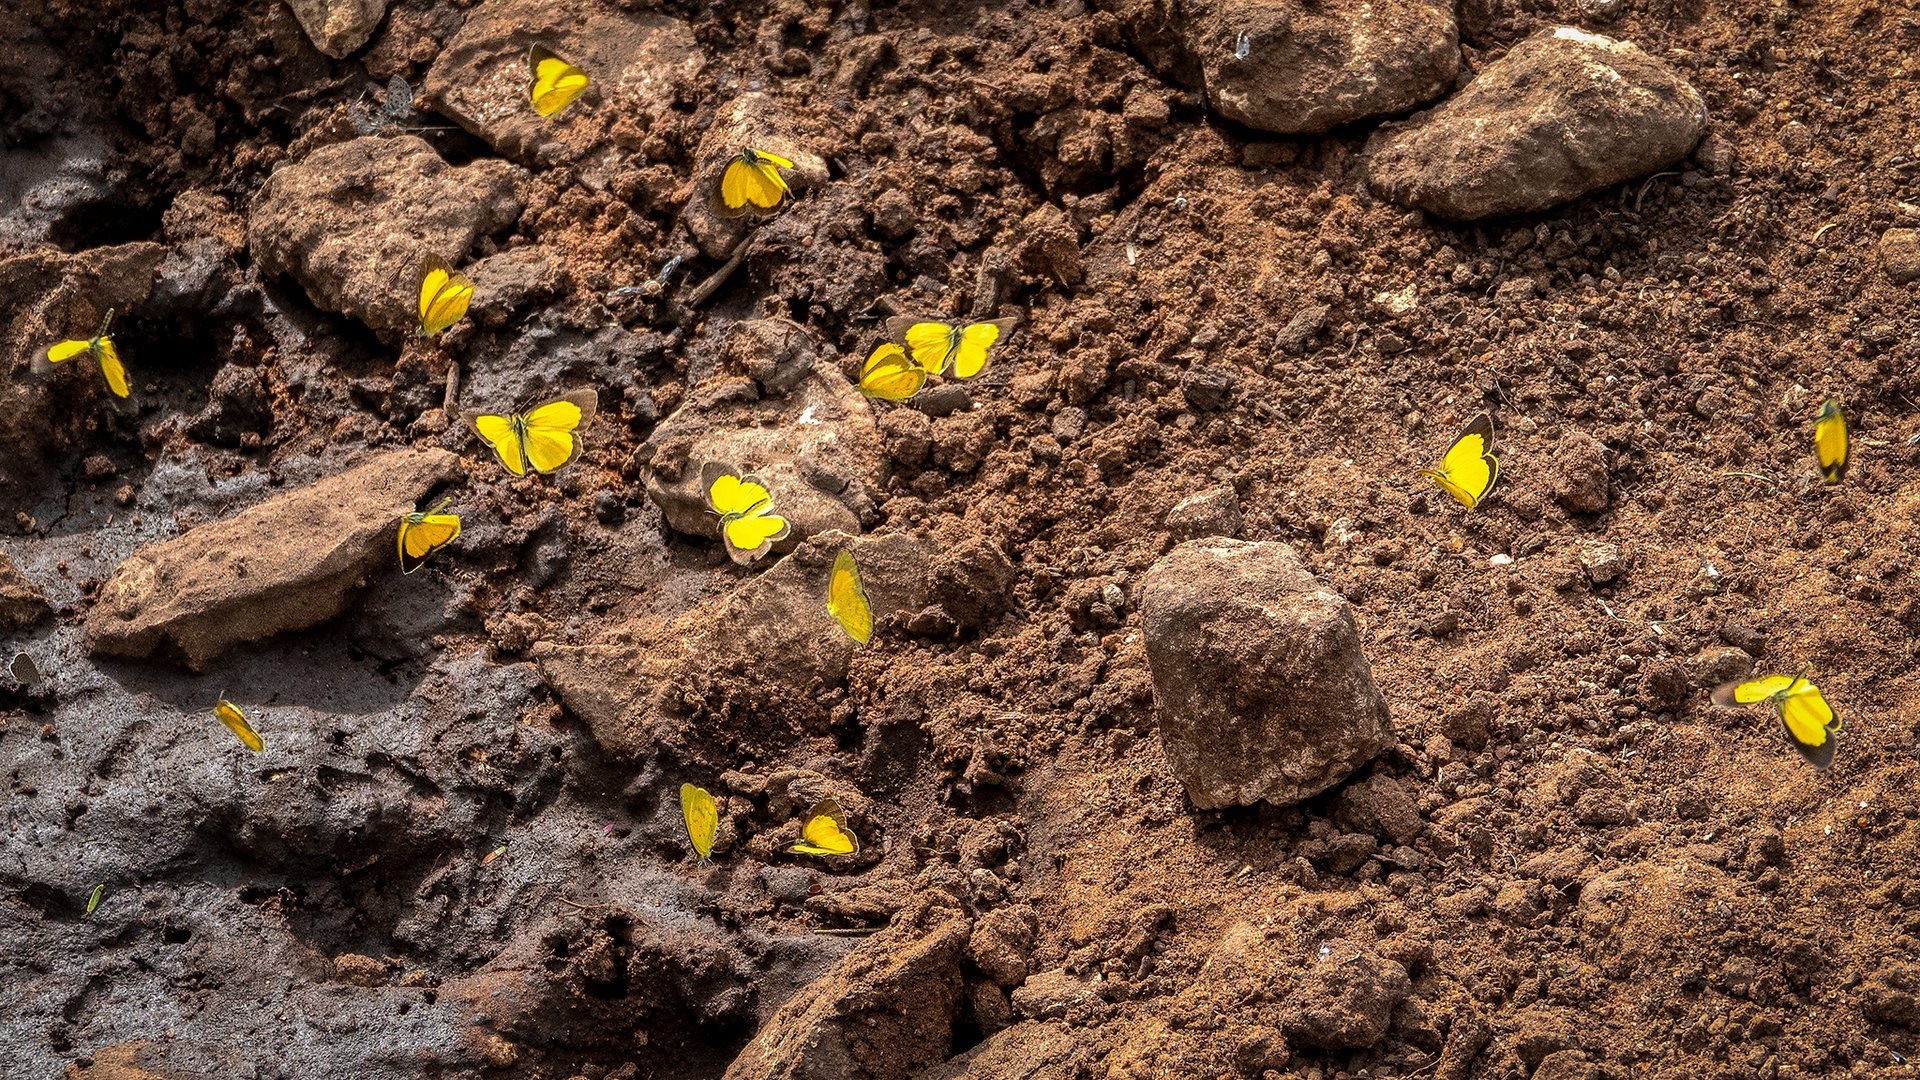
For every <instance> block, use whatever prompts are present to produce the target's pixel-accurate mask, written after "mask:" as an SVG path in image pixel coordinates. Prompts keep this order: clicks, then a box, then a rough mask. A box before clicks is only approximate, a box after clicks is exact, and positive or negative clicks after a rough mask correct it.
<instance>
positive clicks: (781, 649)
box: [534, 534, 930, 761]
mask: <svg viewBox="0 0 1920 1080" xmlns="http://www.w3.org/2000/svg"><path fill="white" fill-rule="evenodd" d="M821 539H822V542H821V543H818V544H814V545H809V546H808V547H807V548H805V549H803V550H801V551H798V552H796V553H795V554H794V555H793V556H792V557H790V558H786V559H782V560H780V561H779V562H777V563H775V564H774V565H773V566H772V567H771V568H769V569H767V570H765V571H764V572H761V573H758V574H755V575H754V576H753V577H751V578H749V579H748V580H747V581H746V582H744V583H743V584H742V585H741V586H740V587H739V588H738V589H735V590H734V591H733V592H731V593H728V594H725V595H724V596H721V597H718V598H715V599H713V600H710V601H708V602H706V603H703V604H700V605H698V606H696V607H694V608H692V609H691V610H689V611H686V612H684V613H682V614H679V615H675V616H670V617H665V618H662V617H656V616H646V617H642V618H638V619H635V620H633V621H632V622H629V623H627V624H625V625H622V626H618V627H616V628H614V629H613V630H611V631H609V632H608V633H606V634H604V635H602V636H601V637H600V638H598V639H596V640H594V641H592V642H590V643H588V644H586V645H542V646H540V647H538V648H537V649H536V650H535V652H534V659H535V661H536V662H537V663H538V664H539V667H540V674H541V676H542V677H543V678H545V679H546V681H547V684H548V685H549V686H551V687H552V688H553V690H554V692H555V693H556V694H558V695H559V696H560V699H561V700H562V701H563V702H565V703H566V706H567V708H568V709H569V710H571V711H572V712H573V713H574V714H575V715H577V716H579V717H580V718H581V719H583V720H585V721H586V722H587V725H588V726H589V727H590V728H591V729H592V731H593V735H594V738H595V739H596V740H598V741H599V743H600V745H601V747H602V748H603V749H604V750H606V751H607V753H608V754H609V755H611V756H613V757H614V758H616V759H619V760H623V761H635V760H641V759H643V758H644V757H645V756H646V755H648V754H650V753H652V752H654V751H656V750H658V749H660V748H662V747H671V748H675V749H677V750H680V751H681V752H683V753H686V754H688V755H689V756H691V757H693V758H695V759H698V758H699V757H701V756H702V755H704V754H712V753H714V752H715V751H716V750H718V749H720V747H719V745H718V744H719V743H724V742H726V741H727V740H728V739H730V738H732V737H735V736H738V735H742V734H744V732H743V731H741V730H730V728H731V725H734V724H749V725H755V726H756V727H758V726H761V725H764V726H768V727H772V728H773V729H774V730H775V731H776V732H780V733H783V734H784V733H785V731H786V729H787V728H788V727H789V726H793V727H806V726H817V725H823V724H824V723H825V716H824V715H823V714H822V712H821V710H820V707H819V705H818V704H817V703H816V702H815V701H814V691H813V688H814V687H815V686H818V685H831V684H833V683H836V682H838V681H839V680H842V679H844V678H846V673H847V666H848V664H849V663H850V662H851V660H852V658H853V653H854V649H855V646H854V643H853V641H852V639H850V638H848V637H847V635H846V633H845V632H844V631H842V630H841V629H840V626H839V624H838V623H836V622H834V621H833V618H832V616H830V615H828V614H827V610H826V605H825V603H824V602H823V601H822V597H824V596H825V594H826V582H827V575H828V573H829V571H830V570H831V569H832V566H833V558H834V555H835V554H836V553H837V552H838V551H839V549H840V547H841V546H842V543H843V542H844V544H845V546H847V547H848V548H849V549H850V550H851V551H852V552H853V556H854V559H855V560H856V561H857V562H858V564H859V566H860V577H861V581H862V584H863V585H864V586H865V588H866V593H867V599H868V602H869V603H871V604H872V606H873V613H874V623H875V633H876V634H879V633H881V632H883V629H882V628H883V626H884V622H885V620H886V619H887V618H889V617H890V616H892V615H893V614H894V613H895V612H898V611H902V610H905V611H908V612H912V611H917V610H918V609H919V608H920V607H922V606H923V605H924V604H925V603H926V602H927V597H928V595H929V583H928V577H929V572H928V569H927V564H928V562H929V556H930V552H928V551H927V550H926V548H925V547H924V546H923V545H921V544H920V543H919V542H917V541H915V540H913V539H911V538H909V537H906V536H902V535H898V534H895V535H890V536H882V537H861V538H859V539H855V540H846V539H845V538H843V537H838V536H828V537H823V538H821ZM748 670H751V671H752V672H753V675H754V679H753V683H754V685H755V686H756V688H757V690H758V692H759V693H760V695H761V696H760V697H758V698H756V699H755V700H754V701H753V702H752V703H751V704H752V708H751V709H749V710H746V711H742V710H740V709H715V710H714V711H716V712H719V713H720V714H721V715H722V716H723V717H724V719H721V720H719V721H715V720H713V719H711V718H709V719H707V720H705V721H702V720H701V716H702V715H703V710H704V708H713V707H715V706H717V705H718V704H719V703H718V702H714V701H709V700H707V694H708V693H709V690H710V688H711V687H713V686H715V685H716V684H717V683H718V682H719V680H720V679H721V677H722V676H724V675H725V674H726V673H728V672H729V671H740V672H746V671H748ZM715 723H718V725H719V726H718V727H717V728H716V727H715V726H714V725H715ZM716 740H717V741H716ZM717 760H718V759H717Z"/></svg>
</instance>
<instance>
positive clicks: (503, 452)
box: [466, 390, 600, 476]
mask: <svg viewBox="0 0 1920 1080" xmlns="http://www.w3.org/2000/svg"><path fill="white" fill-rule="evenodd" d="M599 408H600V397H599V395H598V394H596V393H594V391H592V390H576V391H574V392H573V393H571V394H568V395H567V396H566V397H563V398H560V399H559V400H557V401H549V402H547V403H546V404H545V405H541V406H538V407H537V408H534V409H530V410H528V411H527V412H524V413H511V414H509V415H506V416H496V415H494V414H492V413H473V412H470V413H468V414H466V421H467V424H468V426H469V427H471V428H473V430H474V431H476V432H478V433H479V435H480V437H481V438H482V439H485V440H486V441H487V444H488V445H490V446H492V447H493V452H494V453H495V454H496V455H498V456H499V458H500V464H502V465H505V466H506V467H507V471H508V472H510V473H512V474H513V475H515V476H525V475H527V466H529V465H531V466H533V468H534V470H535V471H537V472H543V473H550V472H553V471H554V470H555V469H558V468H560V467H561V466H563V465H566V464H568V463H570V462H571V461H573V459H574V458H577V457H579V456H580V438H579V436H577V435H575V434H574V432H575V431H576V430H577V429H579V428H582V427H585V426H586V425H587V424H588V423H590V422H591V421H592V420H593V414H594V413H595V412H597V411H598V410H599Z"/></svg>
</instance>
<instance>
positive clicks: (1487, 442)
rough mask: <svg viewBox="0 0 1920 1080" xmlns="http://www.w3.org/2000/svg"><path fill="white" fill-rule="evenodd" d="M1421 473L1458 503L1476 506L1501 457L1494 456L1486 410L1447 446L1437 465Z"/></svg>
mask: <svg viewBox="0 0 1920 1080" xmlns="http://www.w3.org/2000/svg"><path fill="white" fill-rule="evenodd" d="M1420 475H1422V476H1425V477H1427V478H1428V479H1430V480H1432V481H1433V482H1434V483H1436V484H1439V485H1440V488H1441V490H1443V491H1445V492H1446V493H1447V494H1449V495H1451V496H1453V497H1454V499H1455V500H1456V501H1458V502H1459V503H1460V505H1461V506H1464V507H1466V508H1467V509H1469V510H1472V509H1473V508H1474V507H1476V506H1479V505H1480V500H1481V499H1484V498H1486V495H1487V489H1489V488H1491V487H1493V481H1494V480H1495V479H1496V478H1497V477H1499V475H1500V459H1499V458H1497V457H1494V456H1493V420H1492V419H1491V418H1489V417H1488V416H1487V414H1486V413H1481V414H1480V415H1479V416H1476V417H1474V418H1473V419H1472V420H1471V421H1470V422H1469V423H1468V424H1467V427H1466V430H1464V431H1462V432H1461V433H1460V434H1459V436H1458V437H1457V438H1455V439H1454V440H1453V445H1452V446H1449V447H1447V453H1446V456H1445V457H1443V458H1441V459H1440V468H1438V469H1421V470H1420Z"/></svg>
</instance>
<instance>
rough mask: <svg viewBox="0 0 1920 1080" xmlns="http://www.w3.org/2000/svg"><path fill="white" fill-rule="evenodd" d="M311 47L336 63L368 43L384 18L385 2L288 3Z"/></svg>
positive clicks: (297, 0)
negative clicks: (311, 43) (305, 33)
mask: <svg viewBox="0 0 1920 1080" xmlns="http://www.w3.org/2000/svg"><path fill="white" fill-rule="evenodd" d="M287 6H288V7H290V8H292V9H293V17H294V18H296V19H298V20H300V29H302V30H305V31H306V32H307V38H308V40H310V41H312V42H313V47H314V48H316V49H319V50H320V51H321V52H323V53H326V54H327V55H328V56H331V57H333V58H334V59H336V60H338V59H341V58H342V57H346V56H351V55H352V54H353V52H354V50H356V49H358V48H359V47H360V46H362V45H365V44H366V43H367V39H368V38H370V37H372V36H373V31H374V28H375V27H377V26H379V25H380V20H381V19H383V18H385V17H386V14H387V0H287Z"/></svg>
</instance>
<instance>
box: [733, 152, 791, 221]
mask: <svg viewBox="0 0 1920 1080" xmlns="http://www.w3.org/2000/svg"><path fill="white" fill-rule="evenodd" d="M751 153H752V156H753V160H752V161H750V162H749V161H742V162H741V164H743V165H745V166H747V169H748V171H749V172H750V173H751V174H752V175H751V177H750V178H749V179H748V181H747V185H746V192H747V201H748V202H751V203H752V204H753V205H755V206H757V207H759V208H760V209H762V210H771V209H773V208H774V207H776V206H779V205H780V200H782V199H784V198H786V197H787V178H786V177H784V176H781V175H780V170H781V169H783V168H786V169H791V168H793V162H791V161H788V160H787V159H786V158H783V157H780V156H779V155H777V154H765V153H761V152H760V151H758V150H755V151H752V152H751ZM743 156H744V155H743Z"/></svg>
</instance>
